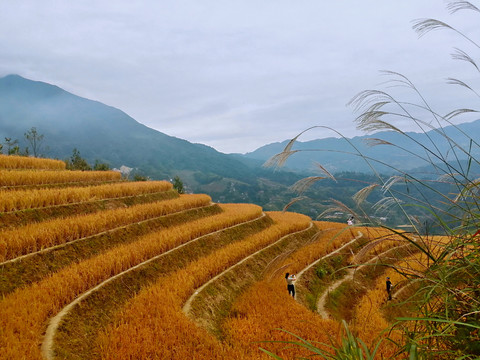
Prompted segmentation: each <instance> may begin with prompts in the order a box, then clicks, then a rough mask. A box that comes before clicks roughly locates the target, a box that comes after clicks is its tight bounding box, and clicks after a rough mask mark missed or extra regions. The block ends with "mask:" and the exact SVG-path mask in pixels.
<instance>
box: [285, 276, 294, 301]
mask: <svg viewBox="0 0 480 360" xmlns="http://www.w3.org/2000/svg"><path fill="white" fill-rule="evenodd" d="M285 280H287V290H288V295H292V297H293V298H295V284H294V283H295V281H297V277H296V276H295V274H292V275H290V273H286V274H285Z"/></svg>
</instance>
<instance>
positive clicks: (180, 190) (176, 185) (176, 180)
mask: <svg viewBox="0 0 480 360" xmlns="http://www.w3.org/2000/svg"><path fill="white" fill-rule="evenodd" d="M173 188H174V189H175V190H177V192H178V193H179V194H183V193H184V192H185V189H184V188H183V181H182V180H180V177H179V176H178V175H177V176H175V177H174V178H173Z"/></svg>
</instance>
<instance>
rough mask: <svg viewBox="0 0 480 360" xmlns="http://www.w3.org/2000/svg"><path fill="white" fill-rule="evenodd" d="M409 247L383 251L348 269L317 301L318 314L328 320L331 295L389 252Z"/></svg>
mask: <svg viewBox="0 0 480 360" xmlns="http://www.w3.org/2000/svg"><path fill="white" fill-rule="evenodd" d="M407 246H409V245H408V244H407V245H402V246H400V247H394V248H391V249H387V250H385V251H383V252H382V253H380V254H378V255H377V256H375V257H373V258H372V259H370V260H369V261H367V262H366V263H365V264H362V265H359V266H356V267H354V268H349V269H347V273H346V274H345V276H343V277H342V278H341V279H339V280H337V281H335V282H334V283H333V284H331V285H329V286H328V288H327V289H326V290H325V291H324V292H323V294H322V296H320V298H319V299H318V301H317V313H318V314H319V315H320V316H321V317H322V318H323V319H328V318H329V314H328V312H327V310H326V309H325V305H326V303H327V298H328V296H329V295H330V293H332V292H333V291H335V290H336V289H337V288H338V287H339V286H340V285H342V284H343V283H344V282H346V281H351V280H353V278H354V276H355V272H356V271H359V270H361V269H363V268H364V267H366V266H369V265H371V264H373V263H374V262H375V261H377V260H379V259H380V258H381V257H385V256H386V255H387V254H388V253H389V252H393V251H398V250H399V248H404V247H407ZM392 259H394V260H395V259H396V258H392Z"/></svg>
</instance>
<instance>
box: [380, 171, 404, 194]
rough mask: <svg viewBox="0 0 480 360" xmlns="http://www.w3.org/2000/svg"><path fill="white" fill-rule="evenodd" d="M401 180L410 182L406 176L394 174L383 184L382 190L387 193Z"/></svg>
mask: <svg viewBox="0 0 480 360" xmlns="http://www.w3.org/2000/svg"><path fill="white" fill-rule="evenodd" d="M400 182H405V183H406V182H408V179H407V178H406V177H405V176H400V175H393V176H391V177H390V178H389V179H388V180H387V181H386V182H385V184H383V186H382V192H383V193H386V192H388V191H389V190H390V188H391V187H392V186H393V185H395V184H397V183H400Z"/></svg>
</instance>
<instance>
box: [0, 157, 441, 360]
mask: <svg viewBox="0 0 480 360" xmlns="http://www.w3.org/2000/svg"><path fill="white" fill-rule="evenodd" d="M62 164H63V163H62V162H61V161H57V160H50V159H32V158H25V157H13V156H8V157H7V156H3V155H0V191H1V193H2V196H1V197H0V219H1V220H2V221H1V223H0V225H1V227H0V295H1V296H0V329H1V331H0V353H1V354H2V356H3V357H4V358H6V359H22V358H25V359H47V360H53V359H65V358H67V359H70V358H75V359H96V358H102V359H116V360H119V359H132V358H135V359H150V358H163V359H186V358H192V357H193V358H195V359H208V360H212V359H225V358H228V359H268V358H269V357H268V356H267V355H265V354H264V353H262V351H261V350H260V349H259V346H261V347H265V348H267V349H269V351H273V352H275V353H278V354H279V355H281V356H283V357H286V358H291V357H293V356H294V355H299V354H302V352H301V350H299V349H298V348H295V347H293V348H292V347H285V346H284V345H283V344H275V343H259V342H262V341H279V340H291V339H293V338H292V337H290V336H287V335H286V334H285V333H283V332H282V331H278V330H275V331H274V330H272V329H275V328H279V327H280V328H282V329H285V330H286V331H290V332H293V333H295V334H297V335H299V336H302V337H303V338H306V339H312V340H316V341H322V342H328V341H329V340H331V339H334V340H340V339H339V334H340V329H341V326H342V325H341V321H342V319H345V320H346V321H348V322H349V323H350V324H351V326H352V328H353V329H354V330H355V333H356V334H358V336H360V337H361V338H363V339H364V340H365V342H366V343H368V344H370V343H371V341H373V339H374V338H375V337H376V336H377V335H381V334H384V333H383V330H384V329H385V327H386V326H388V325H389V322H390V320H389V317H391V316H397V315H399V314H403V313H405V311H407V310H408V306H406V305H405V303H404V300H405V299H406V298H407V296H408V294H409V289H408V288H407V287H401V286H397V288H396V289H395V292H394V293H393V297H394V299H393V300H392V301H394V302H395V304H397V305H401V304H402V303H403V305H402V306H399V307H397V308H396V310H395V311H394V312H392V310H391V309H390V310H389V311H390V313H388V314H387V313H385V311H386V310H388V309H389V307H388V304H387V303H386V302H385V299H386V293H385V292H384V290H383V284H384V282H383V277H384V275H385V274H388V275H389V276H392V279H393V280H394V281H395V282H396V283H397V282H398V283H400V282H401V280H402V278H401V276H400V274H398V273H394V272H393V271H390V270H387V268H386V267H383V266H363V267H362V266H360V267H358V272H357V273H356V278H355V282H352V279H351V275H350V273H349V271H350V270H349V271H345V266H347V265H348V264H350V263H351V262H352V261H353V260H352V259H356V260H355V261H357V260H359V259H361V261H362V262H364V263H365V264H368V265H373V264H386V263H389V264H394V263H396V262H397V261H399V260H400V259H402V268H403V269H404V271H408V269H412V270H414V269H415V268H412V266H415V265H418V264H422V263H424V262H425V259H422V258H421V257H420V256H419V255H418V250H417V249H416V248H415V247H414V246H411V244H409V242H408V241H406V239H405V238H404V236H405V235H403V236H399V234H395V233H393V232H391V231H389V230H387V229H381V228H372V227H370V228H368V227H364V226H355V227H351V226H346V225H345V224H341V223H335V222H313V221H311V219H310V218H308V217H306V216H304V215H300V214H295V213H291V212H285V213H281V212H263V211H262V209H261V208H260V207H258V206H256V205H252V204H215V203H212V202H211V199H210V197H208V196H207V195H202V194H190V195H179V194H178V193H177V192H176V191H174V190H173V189H172V185H171V184H170V183H169V182H165V181H148V182H126V181H122V180H121V179H120V175H119V174H118V173H116V172H105V171H103V172H95V171H92V172H80V171H68V170H65V167H64V164H63V165H62ZM441 239H442V238H441V237H438V238H431V239H430V241H437V240H441ZM409 258H411V260H409ZM285 272H290V273H296V274H297V280H296V285H295V288H296V293H295V294H294V296H293V297H292V296H290V295H289V293H288V292H287V291H286V289H285V278H284V274H285ZM359 284H360V285H361V286H359ZM327 288H328V289H330V290H329V291H328V292H329V293H331V294H332V297H331V298H329V299H326V298H325V297H323V296H321V295H322V294H325V293H326V291H327V290H326V289H327ZM379 288H380V289H382V290H383V291H382V292H379ZM351 294H354V296H353V297H352V296H351ZM372 296H373V297H374V299H376V300H375V301H373V302H372ZM353 298H355V302H353V301H352V300H353ZM365 306H367V307H368V310H367V311H366V310H365ZM326 314H328V316H330V318H325V317H326ZM367 317H368V319H369V321H366V318H367ZM366 322H367V323H369V326H368V327H366V326H365V325H364V324H365V323H366ZM381 336H385V335H381ZM389 336H390V337H391V338H393V339H396V340H398V339H399V337H398V336H399V334H398V332H397V331H395V332H393V333H392V334H390V335H389ZM396 350H397V348H396V347H395V346H394V344H393V343H390V342H388V341H385V342H384V343H383V344H382V346H380V348H379V354H381V355H382V356H388V355H392V354H393V353H394V352H395V351H396Z"/></svg>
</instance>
